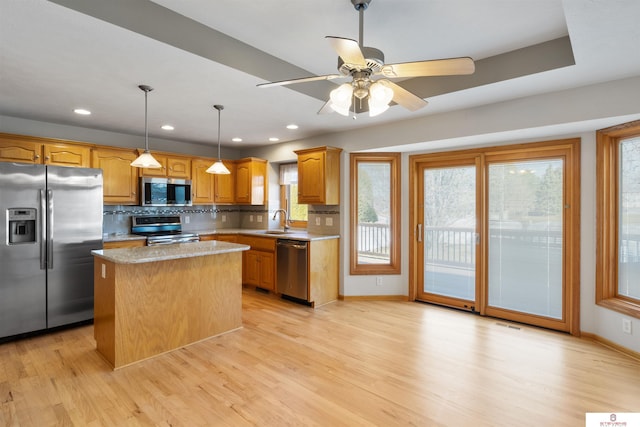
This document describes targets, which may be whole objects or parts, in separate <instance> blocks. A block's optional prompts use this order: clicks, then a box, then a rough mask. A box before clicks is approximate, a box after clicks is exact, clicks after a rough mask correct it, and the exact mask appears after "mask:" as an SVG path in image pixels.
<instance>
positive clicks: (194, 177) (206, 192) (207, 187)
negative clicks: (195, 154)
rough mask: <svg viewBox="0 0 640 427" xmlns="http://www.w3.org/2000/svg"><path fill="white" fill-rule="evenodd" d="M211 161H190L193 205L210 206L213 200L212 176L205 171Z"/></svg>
mask: <svg viewBox="0 0 640 427" xmlns="http://www.w3.org/2000/svg"><path fill="white" fill-rule="evenodd" d="M214 161H215V160H213V159H207V158H195V159H192V160H191V181H192V182H191V193H192V197H191V200H192V202H193V204H195V205H211V204H213V203H215V200H214V188H215V187H214V175H212V174H210V173H207V169H209V166H211V164H212V163H213V162H214Z"/></svg>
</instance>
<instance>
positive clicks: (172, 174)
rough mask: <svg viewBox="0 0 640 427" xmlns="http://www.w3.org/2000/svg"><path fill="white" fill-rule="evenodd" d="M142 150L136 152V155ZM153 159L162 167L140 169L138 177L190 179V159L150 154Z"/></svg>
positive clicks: (163, 154)
mask: <svg viewBox="0 0 640 427" xmlns="http://www.w3.org/2000/svg"><path fill="white" fill-rule="evenodd" d="M142 152H143V150H138V155H140V154H142ZM151 154H152V155H153V158H154V159H156V160H157V161H158V163H160V164H161V165H162V167H161V168H155V169H154V168H140V176H157V177H167V178H180V179H191V172H192V171H191V159H190V158H189V157H181V156H172V155H170V154H166V153H156V152H152V153H151Z"/></svg>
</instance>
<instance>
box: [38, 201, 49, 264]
mask: <svg viewBox="0 0 640 427" xmlns="http://www.w3.org/2000/svg"><path fill="white" fill-rule="evenodd" d="M38 222H39V223H40V270H46V269H47V244H48V243H47V227H46V223H47V197H46V195H45V193H44V190H40V221H38Z"/></svg>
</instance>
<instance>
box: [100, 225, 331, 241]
mask: <svg viewBox="0 0 640 427" xmlns="http://www.w3.org/2000/svg"><path fill="white" fill-rule="evenodd" d="M267 231H272V230H254V229H246V228H221V229H217V230H212V229H204V230H184V232H185V233H196V234H198V235H200V236H207V235H212V234H243V235H246V236H263V237H271V238H274V239H293V240H306V241H314V240H328V239H339V238H340V236H339V235H337V234H336V235H333V234H329V235H325V234H314V233H308V232H307V231H306V230H297V229H292V230H289V231H287V232H286V233H281V230H275V231H277V232H278V233H273V234H272V233H268V232H267ZM145 239H146V237H144V236H140V235H137V234H105V235H103V236H102V241H103V242H122V241H126V240H145Z"/></svg>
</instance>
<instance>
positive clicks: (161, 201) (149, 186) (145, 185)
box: [140, 177, 191, 206]
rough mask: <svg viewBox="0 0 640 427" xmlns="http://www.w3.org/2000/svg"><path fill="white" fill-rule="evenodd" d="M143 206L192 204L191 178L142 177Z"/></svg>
mask: <svg viewBox="0 0 640 427" xmlns="http://www.w3.org/2000/svg"><path fill="white" fill-rule="evenodd" d="M140 204H141V205H142V206H191V180H190V179H175V178H151V177H142V178H140Z"/></svg>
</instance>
